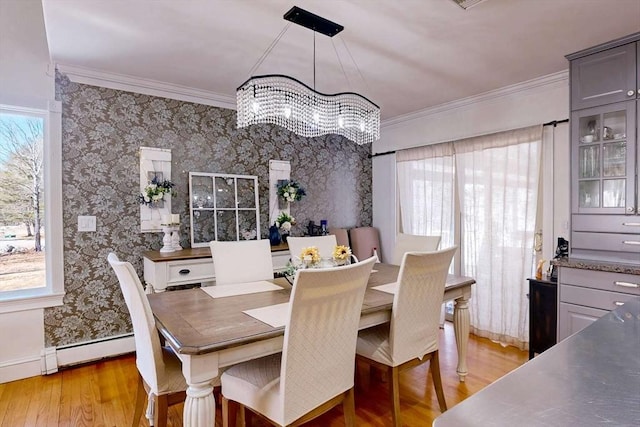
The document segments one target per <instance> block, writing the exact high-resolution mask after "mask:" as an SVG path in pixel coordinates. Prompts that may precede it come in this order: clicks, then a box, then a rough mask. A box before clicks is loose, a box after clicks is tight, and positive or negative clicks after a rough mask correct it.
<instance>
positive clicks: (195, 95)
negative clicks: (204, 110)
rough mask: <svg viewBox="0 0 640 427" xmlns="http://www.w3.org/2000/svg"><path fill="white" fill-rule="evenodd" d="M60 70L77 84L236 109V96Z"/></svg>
mask: <svg viewBox="0 0 640 427" xmlns="http://www.w3.org/2000/svg"><path fill="white" fill-rule="evenodd" d="M56 68H57V69H58V71H60V72H61V73H63V74H65V75H66V76H67V77H69V80H71V81H72V82H74V83H82V84H88V85H92V86H101V87H106V88H109V89H115V90H124V91H127V92H135V93H141V94H144V95H151V96H159V97H163V98H171V99H177V100H179V101H185V102H195V103H198V104H203V105H211V106H213V107H220V108H228V109H232V110H235V109H236V97H235V96H228V95H221V94H219V93H215V92H210V91H206V90H201V89H194V88H190V87H187V86H181V85H175V84H171V83H163V82H160V81H157V80H151V79H145V78H140V77H132V76H128V75H124V74H117V73H108V72H105V71H99V70H94V69H90V68H84V67H78V66H75V65H64V64H56Z"/></svg>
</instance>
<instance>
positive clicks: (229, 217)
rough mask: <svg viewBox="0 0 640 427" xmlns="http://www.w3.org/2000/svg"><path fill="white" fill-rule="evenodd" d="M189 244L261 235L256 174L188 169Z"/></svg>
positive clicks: (242, 238)
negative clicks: (189, 170) (217, 172)
mask: <svg viewBox="0 0 640 427" xmlns="http://www.w3.org/2000/svg"><path fill="white" fill-rule="evenodd" d="M189 211H190V213H191V247H193V248H198V247H207V246H208V245H209V242H210V241H212V240H219V241H233V240H251V239H256V238H258V237H259V236H260V212H259V204H258V177H257V176H252V175H230V174H215V173H205V172H189Z"/></svg>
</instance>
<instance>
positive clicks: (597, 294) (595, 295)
mask: <svg viewBox="0 0 640 427" xmlns="http://www.w3.org/2000/svg"><path fill="white" fill-rule="evenodd" d="M633 298H634V296H633V295H629V294H622V293H619V292H609V291H601V290H598V289H589V288H582V287H579V286H570V285H564V284H563V286H561V287H560V301H562V302H567V303H571V304H577V305H582V306H586V307H593V308H596V309H600V310H613V309H615V308H617V307H619V306H620V305H622V304H624V303H625V302H627V301H629V300H630V299H633Z"/></svg>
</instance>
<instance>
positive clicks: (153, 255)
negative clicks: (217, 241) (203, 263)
mask: <svg viewBox="0 0 640 427" xmlns="http://www.w3.org/2000/svg"><path fill="white" fill-rule="evenodd" d="M288 250H289V246H288V245H287V244H286V243H280V244H279V245H276V246H271V252H283V251H288ZM142 256H143V257H144V258H147V259H149V260H151V261H153V262H158V261H180V260H184V259H198V258H208V257H210V256H211V249H210V248H209V247H208V246H207V247H204V248H186V249H182V250H179V251H174V252H160V251H145V252H143V253H142Z"/></svg>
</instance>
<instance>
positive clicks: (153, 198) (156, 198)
mask: <svg viewBox="0 0 640 427" xmlns="http://www.w3.org/2000/svg"><path fill="white" fill-rule="evenodd" d="M163 197H164V193H160V194H154V195H153V196H151V200H153V201H154V202H157V201H158V200H162V198H163Z"/></svg>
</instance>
